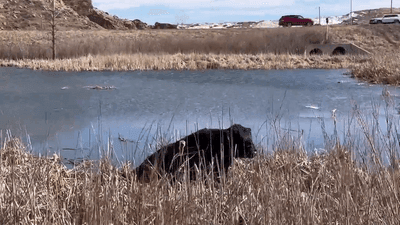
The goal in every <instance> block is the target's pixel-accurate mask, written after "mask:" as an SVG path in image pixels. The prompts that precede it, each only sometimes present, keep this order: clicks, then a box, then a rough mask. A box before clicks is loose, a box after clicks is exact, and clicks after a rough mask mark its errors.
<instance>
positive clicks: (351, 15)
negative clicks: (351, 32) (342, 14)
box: [350, 0, 353, 25]
mask: <svg viewBox="0 0 400 225" xmlns="http://www.w3.org/2000/svg"><path fill="white" fill-rule="evenodd" d="M350 24H351V25H353V0H350Z"/></svg>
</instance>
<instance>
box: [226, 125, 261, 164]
mask: <svg viewBox="0 0 400 225" xmlns="http://www.w3.org/2000/svg"><path fill="white" fill-rule="evenodd" d="M228 129H229V131H230V133H231V134H232V135H231V136H232V138H233V149H235V146H236V154H235V157H238V158H253V157H255V156H256V154H257V149H256V147H255V146H254V143H253V140H252V137H251V129H250V128H246V127H243V126H242V125H240V124H235V125H233V126H231V127H230V128H228Z"/></svg>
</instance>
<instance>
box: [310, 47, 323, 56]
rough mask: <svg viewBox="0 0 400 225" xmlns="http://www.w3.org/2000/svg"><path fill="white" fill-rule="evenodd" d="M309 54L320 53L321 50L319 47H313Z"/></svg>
mask: <svg viewBox="0 0 400 225" xmlns="http://www.w3.org/2000/svg"><path fill="white" fill-rule="evenodd" d="M310 55H322V50H321V49H319V48H314V49H313V50H311V51H310Z"/></svg>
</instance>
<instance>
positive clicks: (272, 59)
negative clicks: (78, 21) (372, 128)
mask: <svg viewBox="0 0 400 225" xmlns="http://www.w3.org/2000/svg"><path fill="white" fill-rule="evenodd" d="M365 62H368V58H367V57H355V56H327V55H324V56H309V57H304V56H299V55H291V54H281V55H275V54H256V55H251V54H250V55H249V54H198V53H190V54H181V53H178V54H172V55H171V54H157V55H156V54H141V53H138V54H130V55H105V56H102V55H95V56H92V55H89V56H84V57H79V58H74V59H60V60H54V61H53V60H38V59H33V60H31V59H25V60H0V65H1V66H16V67H22V68H24V67H27V68H32V69H35V70H36V69H44V70H65V71H86V70H90V71H101V70H116V71H125V70H205V69H245V70H246V69H298V68H323V69H340V68H349V67H351V66H355V65H358V64H362V63H365Z"/></svg>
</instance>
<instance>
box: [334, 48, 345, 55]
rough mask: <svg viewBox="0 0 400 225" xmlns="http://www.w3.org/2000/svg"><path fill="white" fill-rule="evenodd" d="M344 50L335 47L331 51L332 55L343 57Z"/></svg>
mask: <svg viewBox="0 0 400 225" xmlns="http://www.w3.org/2000/svg"><path fill="white" fill-rule="evenodd" d="M345 54H346V50H345V49H344V48H343V47H337V48H335V49H334V50H333V52H332V55H345Z"/></svg>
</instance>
